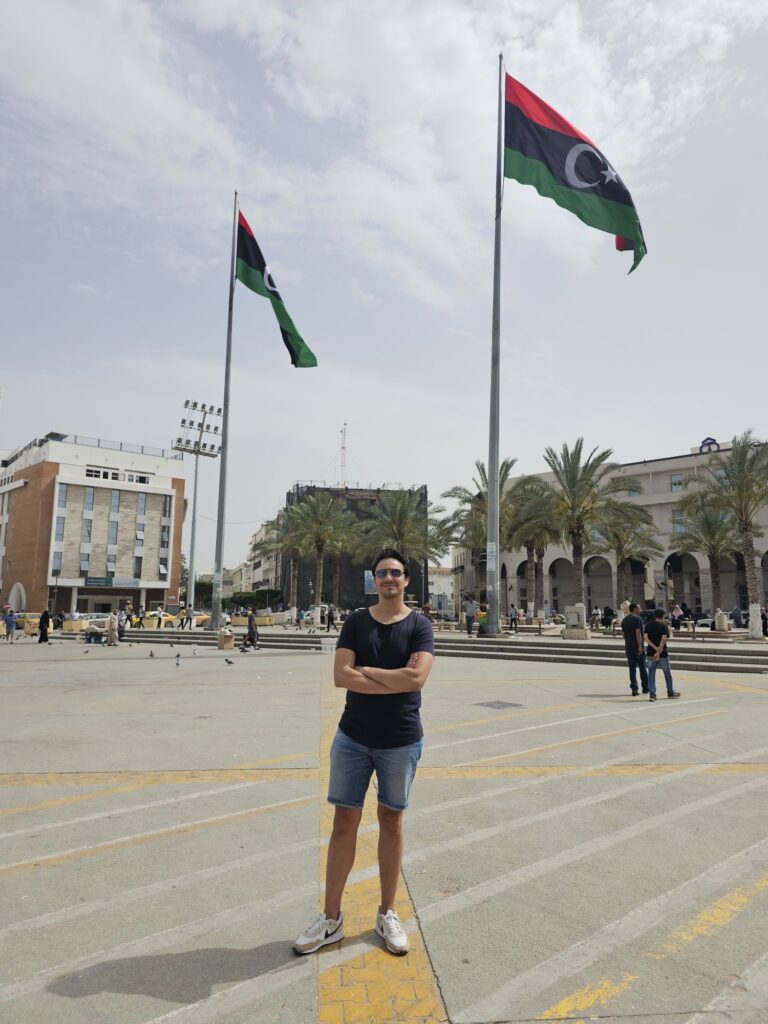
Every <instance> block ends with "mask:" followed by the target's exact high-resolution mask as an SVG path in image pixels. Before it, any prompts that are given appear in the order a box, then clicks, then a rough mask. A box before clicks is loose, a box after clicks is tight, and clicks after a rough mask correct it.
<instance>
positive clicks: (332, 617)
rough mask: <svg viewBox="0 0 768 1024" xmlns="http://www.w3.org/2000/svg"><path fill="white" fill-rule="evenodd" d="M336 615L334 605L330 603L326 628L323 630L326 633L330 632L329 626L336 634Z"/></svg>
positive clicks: (337, 628)
mask: <svg viewBox="0 0 768 1024" xmlns="http://www.w3.org/2000/svg"><path fill="white" fill-rule="evenodd" d="M338 614H339V613H338V610H337V609H336V605H335V604H333V602H331V604H329V605H328V626H327V628H326V630H325V631H326V633H330V632H331V626H333V628H334V630H335V631H336V632H337V633H338V631H339V627H338V626H337V625H336V616H337V615H338Z"/></svg>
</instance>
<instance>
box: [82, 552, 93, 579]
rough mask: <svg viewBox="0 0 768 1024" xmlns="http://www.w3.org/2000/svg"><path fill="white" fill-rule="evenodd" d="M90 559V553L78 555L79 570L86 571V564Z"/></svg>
mask: <svg viewBox="0 0 768 1024" xmlns="http://www.w3.org/2000/svg"><path fill="white" fill-rule="evenodd" d="M90 561H91V557H90V555H80V572H84V573H86V575H87V573H88V565H89V563H90Z"/></svg>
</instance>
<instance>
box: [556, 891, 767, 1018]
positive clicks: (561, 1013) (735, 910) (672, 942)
mask: <svg viewBox="0 0 768 1024" xmlns="http://www.w3.org/2000/svg"><path fill="white" fill-rule="evenodd" d="M765 892H768V874H764V875H762V876H761V877H760V878H758V879H757V881H756V882H753V883H752V885H744V886H739V887H738V888H737V889H732V890H731V892H729V893H726V894H725V896H721V897H720V899H718V900H715V902H714V903H712V904H710V905H709V906H708V907H706V908H705V909H704V910H702V911H700V912H699V913H698V914H696V915H695V916H694V917H692V918H691V919H690V920H689V921H686V922H685V924H682V925H680V926H679V927H678V928H675V929H674V931H673V932H672V933H671V935H670V936H669V938H668V939H667V940H666V941H665V942H664V943H663V945H661V946H660V947H659V948H658V949H655V950H648V951H647V952H645V953H643V954H642V956H644V957H646V958H647V959H649V960H656V961H660V960H666V959H667V957H670V956H673V955H674V954H675V953H679V952H680V950H681V949H684V948H685V947H686V946H688V945H690V943H692V942H696V941H697V940H698V939H705V938H708V937H709V936H710V935H714V933H715V932H716V931H718V930H719V929H720V928H725V927H726V926H727V925H729V924H731V922H732V921H734V920H735V919H736V918H737V917H738V916H739V914H740V913H741V912H742V911H743V910H746V908H747V907H748V906H749V905H750V904H751V903H752V901H753V900H754V899H755V898H756V897H757V896H760V895H762V894H763V893H765ZM637 978H638V975H633V974H625V975H624V978H623V979H622V981H620V982H618V983H616V984H614V983H613V982H611V981H609V980H607V979H606V980H604V981H602V982H601V983H600V985H599V986H598V987H597V988H590V986H587V987H586V988H582V989H579V990H578V991H577V992H574V993H572V994H571V995H569V996H566V997H565V999H561V1000H560V1002H559V1003H556V1004H555V1005H554V1006H551V1007H550V1008H549V1009H548V1010H547V1011H545V1013H543V1014H542V1015H541V1016H540V1017H537V1018H536V1019H537V1020H552V1019H554V1018H557V1017H568V1016H569V1014H570V1013H572V1012H578V1011H581V1010H587V1009H589V1008H590V1007H591V1006H593V1005H595V1002H600V1003H601V1004H605V1003H606V1002H607V1001H608V1000H609V999H613V998H614V997H615V996H618V995H621V993H622V992H624V991H626V989H628V988H629V987H630V985H631V984H632V982H633V981H636V980H637ZM595 993H601V995H600V998H599V999H598V1000H592V1001H591V1002H590V1001H589V1000H590V998H591V996H592V995H594V994H595ZM574 1024H581V1022H575V1021H574Z"/></svg>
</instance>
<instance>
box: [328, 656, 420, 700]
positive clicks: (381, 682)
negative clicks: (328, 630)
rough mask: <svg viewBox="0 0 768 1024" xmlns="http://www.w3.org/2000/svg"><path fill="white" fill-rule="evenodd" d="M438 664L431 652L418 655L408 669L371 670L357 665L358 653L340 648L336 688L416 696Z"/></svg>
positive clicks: (334, 671) (335, 674) (336, 667)
mask: <svg viewBox="0 0 768 1024" xmlns="http://www.w3.org/2000/svg"><path fill="white" fill-rule="evenodd" d="M434 660H435V659H434V657H433V655H431V654H429V652H428V651H416V653H415V654H412V655H411V657H410V658H409V659H408V664H407V665H406V666H405V668H369V667H368V666H366V665H355V652H354V651H350V650H348V649H347V648H344V647H340V648H339V649H338V650H337V651H336V660H335V662H334V664H333V681H334V683H335V685H336V686H338V687H340V688H342V689H345V690H352V691H353V692H354V693H368V694H373V695H386V694H388V693H413V692H414V691H415V690H420V689H421V688H422V687H423V686H424V683H426V681H427V676H428V675H429V673H430V670H431V668H432V662H433V661H434Z"/></svg>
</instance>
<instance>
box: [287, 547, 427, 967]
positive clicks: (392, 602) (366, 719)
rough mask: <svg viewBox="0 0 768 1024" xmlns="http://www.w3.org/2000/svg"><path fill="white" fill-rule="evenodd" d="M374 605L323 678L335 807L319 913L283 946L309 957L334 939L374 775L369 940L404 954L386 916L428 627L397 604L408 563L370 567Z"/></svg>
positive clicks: (415, 743) (349, 626)
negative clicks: (335, 694) (334, 726)
mask: <svg viewBox="0 0 768 1024" xmlns="http://www.w3.org/2000/svg"><path fill="white" fill-rule="evenodd" d="M373 579H374V586H375V587H376V590H377V593H378V601H377V603H376V604H374V605H371V606H370V607H369V608H358V609H357V611H355V612H353V613H352V614H350V615H349V616H348V617H347V618H346V619H345V621H344V626H343V628H342V630H341V635H340V637H339V640H338V644H337V646H336V660H335V662H334V668H333V676H334V683H335V684H336V686H337V687H339V688H341V689H345V690H346V691H347V699H346V705H345V707H344V712H343V714H342V716H341V721H340V722H339V728H338V731H337V733H336V736H335V738H334V740H333V744H332V746H331V766H330V779H329V787H328V802H329V803H330V804H333V805H334V807H335V812H334V820H333V832H332V834H331V839H330V842H329V845H328V860H327V865H326V873H325V905H324V909H323V913H322V914H319V915H318V916H317V917H316V918H315V919H314V920H313V921H312V922H311V924H310V925H309V926H308V927H307V929H306V930H305V931H304V932H302V934H301V935H299V937H298V938H297V939H296V941H295V943H294V944H293V948H294V951H295V952H296V953H314V952H315V950H317V949H319V948H320V947H321V946H326V945H329V944H330V943H334V942H338V941H339V940H340V939H342V938H343V937H344V918H343V915H342V910H341V898H342V895H343V893H344V887H345V885H346V883H347V878H348V876H349V873H350V871H351V870H352V865H353V863H354V859H355V846H356V843H357V831H358V828H359V826H360V819H361V818H362V813H363V804H364V802H365V794H366V792H367V790H368V785H369V783H370V780H371V775H372V774H373V772H374V771H375V772H376V778H377V794H378V820H379V841H378V851H379V882H380V887H381V902H380V904H379V907H378V910H377V913H376V925H375V929H376V933H377V934H378V935H379V936H381V938H383V940H384V944H385V945H386V947H387V949H388V950H389V952H390V953H394V954H395V955H399V956H401V955H403V954H405V953H407V952H408V936H407V935H406V934H405V932H404V931H403V928H402V926H401V924H400V920H399V918H398V916H397V912H396V910H395V898H396V895H397V885H398V880H399V877H400V869H401V866H402V860H403V833H402V823H403V812H404V811H405V809H406V808H407V806H408V795H409V793H410V788H411V783H412V782H413V778H414V775H415V774H416V766H417V764H418V761H419V758H420V757H421V750H422V742H423V740H422V737H423V730H422V727H421V719H420V716H419V708H420V706H421V690H422V688H423V686H424V684H425V683H426V681H427V677H428V675H429V672H430V669H431V668H432V662H433V660H434V650H435V641H434V634H433V631H432V623H431V622H430V621H429V620H428V619H427V618H426V616H424V615H419V614H418V612H416V611H413V610H411V609H409V608H408V607H407V606H406V604H405V601H404V595H405V590H406V587H407V586H408V583H409V577H408V563H407V562H406V560H405V558H404V557H403V555H401V554H399V552H397V551H395V550H394V549H393V548H385V549H384V550H383V551H381V552H380V553H379V554H378V555H377V556H376V558H375V560H374V563H373Z"/></svg>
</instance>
